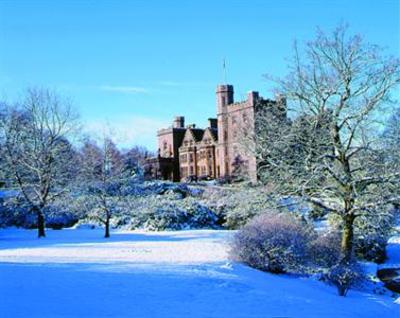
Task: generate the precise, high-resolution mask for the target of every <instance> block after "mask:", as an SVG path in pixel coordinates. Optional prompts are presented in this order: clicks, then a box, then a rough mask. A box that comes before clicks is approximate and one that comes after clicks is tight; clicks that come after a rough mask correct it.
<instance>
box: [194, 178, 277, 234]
mask: <svg viewBox="0 0 400 318" xmlns="http://www.w3.org/2000/svg"><path fill="white" fill-rule="evenodd" d="M200 201H201V202H202V204H204V205H206V206H207V207H209V208H210V209H211V210H213V211H214V212H215V213H216V214H217V215H219V216H220V217H221V218H223V219H224V223H223V225H224V227H226V228H228V229H238V228H240V227H242V226H244V225H245V224H246V223H247V222H248V221H249V220H250V219H252V218H254V217H255V216H257V215H259V214H262V213H263V212H264V211H265V210H266V209H269V208H271V204H272V203H273V202H272V200H271V198H270V197H269V192H268V191H267V190H266V189H265V188H260V187H259V188H253V187H252V188H250V187H247V188H246V187H243V186H239V185H236V186H234V185H226V186H224V187H209V188H206V189H205V190H204V193H203V195H202V197H201V198H200Z"/></svg>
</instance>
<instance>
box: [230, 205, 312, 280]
mask: <svg viewBox="0 0 400 318" xmlns="http://www.w3.org/2000/svg"><path fill="white" fill-rule="evenodd" d="M313 236H314V232H313V230H312V229H311V228H310V227H309V226H308V225H307V224H305V223H303V222H302V221H301V220H299V219H298V218H296V217H295V216H294V215H292V214H287V213H285V214H272V213H268V214H263V215H260V216H258V217H256V218H254V219H253V220H252V221H251V222H250V223H248V224H247V225H246V226H244V227H243V228H242V229H241V230H240V231H239V232H238V233H237V234H236V236H235V238H234V241H233V246H232V250H231V254H232V257H233V259H235V260H237V261H240V262H243V263H245V264H247V265H249V266H251V267H254V268H257V269H260V270H263V271H268V272H272V273H284V272H301V271H302V268H303V265H304V264H305V259H306V257H305V256H306V254H307V242H308V241H309V240H311V239H312V238H313Z"/></svg>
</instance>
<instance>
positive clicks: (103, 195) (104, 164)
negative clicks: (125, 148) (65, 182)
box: [80, 136, 134, 238]
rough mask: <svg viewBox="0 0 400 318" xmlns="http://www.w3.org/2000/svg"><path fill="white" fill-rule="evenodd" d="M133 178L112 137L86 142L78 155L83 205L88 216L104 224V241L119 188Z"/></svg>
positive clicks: (107, 234) (107, 233) (107, 235)
mask: <svg viewBox="0 0 400 318" xmlns="http://www.w3.org/2000/svg"><path fill="white" fill-rule="evenodd" d="M132 177H134V175H132V171H130V169H127V167H126V165H125V164H124V161H123V157H122V154H121V152H120V151H119V150H118V148H117V147H116V145H115V143H114V142H113V141H112V140H111V138H109V137H107V136H105V137H104V138H102V140H101V141H100V142H99V143H96V142H95V141H91V140H86V141H85V143H84V145H83V147H82V149H81V153H80V186H81V187H82V188H83V190H84V193H85V195H84V197H82V199H83V201H82V206H83V207H86V208H87V210H88V212H89V217H91V218H94V219H96V220H98V221H99V222H101V223H102V224H103V225H104V227H105V235H104V236H105V237H106V238H108V237H110V220H111V217H112V215H113V213H114V212H115V209H116V207H117V205H116V203H117V201H118V199H119V198H120V197H121V191H122V188H123V187H124V185H126V183H127V182H128V180H129V178H132Z"/></svg>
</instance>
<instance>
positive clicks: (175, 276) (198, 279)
mask: <svg viewBox="0 0 400 318" xmlns="http://www.w3.org/2000/svg"><path fill="white" fill-rule="evenodd" d="M35 235H36V232H35V231H31V230H16V229H5V230H4V229H3V230H0V310H1V312H0V316H1V317H6V318H8V317H10V318H11V317H12V318H14V317H41V318H45V317H63V318H65V317H96V318H102V317H134V318H142V317H149V318H156V317H163V318H174V317H190V318H197V317H198V318H200V317H202V318H213V317H215V318H217V317H218V318H224V317H227V318H228V317H229V318H235V317H243V318H253V317H254V318H263V317H266V318H267V317H299V318H302V317H304V318H312V317H318V318H321V317H335V318H339V317H344V318H346V317H352V318H353V317H397V316H399V317H400V306H399V305H396V304H395V303H394V301H393V299H391V298H390V297H388V296H378V295H374V294H369V293H364V292H360V291H353V290H351V291H350V292H349V294H348V296H347V297H345V298H343V297H338V296H337V294H336V290H335V289H334V288H333V287H330V286H327V285H325V284H323V283H321V282H318V281H314V280H311V279H299V278H294V277H289V276H285V275H272V274H268V273H263V272H259V271H257V270H254V269H251V268H248V267H246V266H243V265H240V264H231V263H229V261H228V247H227V244H226V243H227V242H228V241H229V239H230V238H231V236H232V232H229V231H214V230H202V231H180V232H159V233H148V232H113V233H112V237H111V238H110V239H109V240H106V239H103V238H102V231H101V230H72V229H71V230H69V229H67V230H61V231H51V230H49V231H48V233H47V235H48V237H47V238H45V239H40V240H38V239H36V238H35Z"/></svg>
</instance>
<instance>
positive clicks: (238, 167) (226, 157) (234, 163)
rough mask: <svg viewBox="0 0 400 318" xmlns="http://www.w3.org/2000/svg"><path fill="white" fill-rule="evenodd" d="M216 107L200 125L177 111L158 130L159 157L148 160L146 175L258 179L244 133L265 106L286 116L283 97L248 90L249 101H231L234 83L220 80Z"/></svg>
mask: <svg viewBox="0 0 400 318" xmlns="http://www.w3.org/2000/svg"><path fill="white" fill-rule="evenodd" d="M216 106H217V118H209V119H208V127H206V128H204V129H201V128H196V125H194V124H192V125H187V126H185V118H184V117H183V116H178V117H175V119H174V121H173V124H172V126H171V127H169V128H165V129H160V130H159V131H158V133H157V137H158V156H157V157H156V158H151V159H148V160H147V165H146V173H147V175H148V176H150V177H152V178H157V179H164V180H172V181H184V180H198V179H218V178H224V179H231V178H234V177H239V176H240V177H242V178H248V179H250V180H252V181H255V180H257V162H256V158H255V156H254V155H250V154H248V152H247V151H245V149H244V147H242V145H243V141H244V139H245V138H244V136H251V135H253V134H254V132H255V125H256V124H255V123H256V121H255V118H256V116H257V113H258V112H259V111H260V110H265V109H266V108H265V107H267V108H268V109H273V108H277V109H278V108H279V109H280V110H283V111H284V116H286V102H285V100H284V99H282V98H279V99H278V100H270V99H263V98H262V97H260V96H259V94H258V92H254V91H251V92H249V93H248V95H247V100H244V101H241V102H235V101H234V91H233V86H232V85H218V86H217V90H216ZM282 106H283V107H282Z"/></svg>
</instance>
